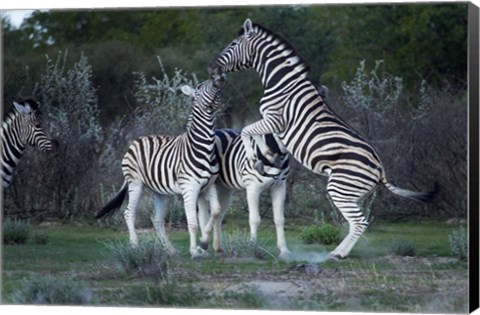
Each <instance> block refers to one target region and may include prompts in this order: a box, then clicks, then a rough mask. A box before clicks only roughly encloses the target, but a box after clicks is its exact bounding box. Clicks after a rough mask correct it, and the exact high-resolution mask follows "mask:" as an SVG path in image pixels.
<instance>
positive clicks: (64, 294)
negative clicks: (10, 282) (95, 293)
mask: <svg viewBox="0 0 480 315" xmlns="http://www.w3.org/2000/svg"><path fill="white" fill-rule="evenodd" d="M91 300H92V290H91V289H90V288H89V287H88V286H87V285H86V283H84V282H81V281H76V280H73V279H69V278H65V277H53V276H41V277H40V276H34V277H31V278H26V279H23V280H22V281H21V282H20V288H19V289H17V290H15V291H14V293H13V301H14V303H16V304H67V305H79V304H87V303H89V302H91Z"/></svg>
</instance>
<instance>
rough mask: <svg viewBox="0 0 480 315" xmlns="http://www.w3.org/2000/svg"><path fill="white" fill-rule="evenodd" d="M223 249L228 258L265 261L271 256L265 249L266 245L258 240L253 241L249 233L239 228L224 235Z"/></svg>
mask: <svg viewBox="0 0 480 315" xmlns="http://www.w3.org/2000/svg"><path fill="white" fill-rule="evenodd" d="M222 248H223V250H224V254H225V256H227V257H236V258H239V257H250V258H258V259H265V257H266V256H267V254H269V252H268V251H267V250H266V249H265V244H263V243H262V242H260V243H259V241H258V240H257V241H253V240H252V239H251V237H250V234H249V233H248V232H246V231H242V230H240V229H238V228H237V229H236V230H234V231H232V232H230V233H225V234H224V235H223V237H222Z"/></svg>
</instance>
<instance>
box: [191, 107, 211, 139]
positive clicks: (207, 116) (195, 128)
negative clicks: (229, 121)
mask: <svg viewBox="0 0 480 315" xmlns="http://www.w3.org/2000/svg"><path fill="white" fill-rule="evenodd" d="M189 123H190V125H189V127H188V132H187V133H188V135H189V138H193V139H196V140H199V137H201V139H202V140H205V141H210V142H211V143H212V146H213V142H214V141H213V139H214V137H215V131H214V123H215V119H214V118H213V115H212V114H211V113H206V112H203V111H201V110H200V109H196V108H193V110H192V114H191V120H190V122H189Z"/></svg>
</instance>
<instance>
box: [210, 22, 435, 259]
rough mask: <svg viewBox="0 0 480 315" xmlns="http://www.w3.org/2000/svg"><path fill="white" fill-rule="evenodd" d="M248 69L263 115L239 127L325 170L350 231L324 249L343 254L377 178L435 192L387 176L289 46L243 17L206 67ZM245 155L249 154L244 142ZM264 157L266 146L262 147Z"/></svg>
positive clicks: (360, 227)
mask: <svg viewBox="0 0 480 315" xmlns="http://www.w3.org/2000/svg"><path fill="white" fill-rule="evenodd" d="M247 68H253V69H255V70H256V72H257V73H258V74H259V76H260V80H261V82H262V84H263V86H264V89H265V90H264V95H263V97H262V99H261V100H260V112H261V114H262V119H261V120H259V121H257V122H255V123H253V124H251V125H248V126H246V127H245V128H244V129H243V130H242V133H241V137H242V140H243V141H244V143H245V144H247V143H248V142H249V139H250V137H254V138H255V139H257V140H258V135H261V134H266V133H274V134H276V136H277V137H278V138H279V140H280V141H281V143H283V145H284V146H285V147H286V149H287V151H288V152H289V153H290V154H291V155H292V156H293V157H295V159H297V160H298V161H299V162H300V163H302V164H303V166H305V167H306V168H308V169H310V170H312V171H313V172H315V173H318V174H322V175H326V176H328V183H327V192H328V194H329V196H330V198H331V200H332V202H333V203H334V204H335V206H336V207H337V208H338V209H339V210H340V212H341V213H342V215H343V216H344V217H345V219H346V220H347V221H348V223H349V228H350V229H349V233H348V235H347V236H346V237H345V239H344V240H343V241H342V242H341V243H340V245H338V246H337V248H335V249H334V250H333V251H332V252H331V253H330V256H331V257H332V258H345V257H347V256H348V254H349V253H350V251H351V249H352V248H353V246H354V245H355V243H356V242H357V240H358V238H359V237H360V236H361V235H362V233H363V232H364V231H365V229H366V228H367V226H368V222H367V221H366V219H365V216H364V215H363V213H362V210H361V208H360V207H359V203H360V202H361V201H362V200H363V198H364V197H365V196H366V195H367V194H368V193H370V192H371V191H372V189H373V188H374V187H375V186H377V184H379V183H383V184H384V185H385V187H386V188H388V189H389V190H390V191H391V192H393V193H395V194H398V195H401V196H403V197H407V198H411V199H414V200H419V201H428V200H430V199H431V198H432V197H433V195H434V193H435V191H436V190H437V189H436V190H435V191H432V192H427V193H422V192H413V191H409V190H405V189H400V188H397V187H395V186H393V185H392V184H390V183H389V182H388V181H387V178H386V176H385V170H384V168H383V165H382V163H381V161H380V158H379V156H378V154H377V152H376V150H375V149H374V148H373V147H372V145H370V144H369V143H368V142H367V141H366V140H365V139H364V138H363V137H362V136H361V135H359V134H358V133H357V132H355V131H354V130H353V129H352V128H351V127H350V126H348V125H347V124H346V123H345V122H344V121H343V120H341V119H340V118H339V117H338V116H336V115H335V114H334V113H333V111H332V110H331V109H330V108H329V107H328V106H327V104H326V103H325V102H324V101H323V99H322V97H320V95H319V93H318V90H317V89H316V88H315V86H314V85H313V84H312V83H311V82H310V80H309V79H308V78H307V74H308V71H309V67H308V65H307V63H306V62H305V60H304V59H303V58H302V57H301V56H300V55H299V54H298V53H297V52H296V50H295V49H294V48H293V46H292V45H291V44H290V43H288V42H287V41H286V40H285V39H283V38H281V37H280V36H279V35H277V34H275V33H273V32H272V31H270V30H268V29H267V28H265V27H263V26H260V25H258V24H254V23H252V22H251V21H250V19H247V20H246V21H245V22H244V24H243V27H242V28H241V30H240V32H239V36H238V37H237V38H236V39H235V40H233V42H231V43H230V44H229V45H228V46H227V47H226V48H225V49H224V50H223V51H222V52H221V53H220V54H219V55H217V56H216V57H215V58H214V60H213V61H212V63H211V64H210V66H209V72H210V73H214V74H215V73H218V72H222V73H224V72H230V71H237V70H242V69H247ZM245 148H246V151H247V158H248V159H249V160H251V161H252V163H255V162H256V160H257V158H256V157H255V152H253V150H252V149H251V148H250V147H249V146H248V145H246V146H245ZM266 153H268V154H269V155H271V154H272V152H266Z"/></svg>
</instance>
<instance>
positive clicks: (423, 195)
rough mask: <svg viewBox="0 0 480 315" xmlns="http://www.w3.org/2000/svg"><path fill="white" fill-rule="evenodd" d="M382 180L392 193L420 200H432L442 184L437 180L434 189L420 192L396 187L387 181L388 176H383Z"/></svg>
mask: <svg viewBox="0 0 480 315" xmlns="http://www.w3.org/2000/svg"><path fill="white" fill-rule="evenodd" d="M381 181H382V183H383V184H384V185H385V187H386V188H387V189H388V190H390V191H391V192H392V193H394V194H396V195H399V196H402V197H405V198H408V199H412V200H416V201H420V202H429V201H431V200H432V199H433V198H434V197H435V196H436V195H437V194H438V192H439V191H440V184H439V183H438V182H435V187H434V188H433V190H431V191H427V192H418V191H412V190H408V189H403V188H399V187H396V186H394V185H392V184H390V183H389V182H388V181H387V179H386V177H383V178H382V180H381Z"/></svg>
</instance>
